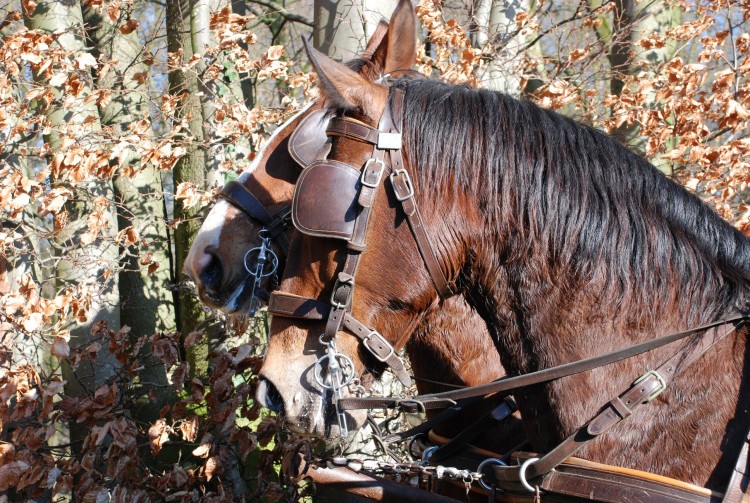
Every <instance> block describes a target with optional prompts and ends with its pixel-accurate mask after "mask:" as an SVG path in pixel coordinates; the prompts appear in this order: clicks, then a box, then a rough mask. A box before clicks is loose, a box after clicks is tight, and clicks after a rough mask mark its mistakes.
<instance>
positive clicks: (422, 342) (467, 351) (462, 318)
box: [185, 15, 504, 434]
mask: <svg viewBox="0 0 750 503" xmlns="http://www.w3.org/2000/svg"><path fill="white" fill-rule="evenodd" d="M393 19H394V21H392V24H393V23H395V22H398V21H399V20H402V21H403V16H398V15H396V16H394V18H393ZM411 26H412V27H413V21H412V22H411ZM392 33H395V34H396V35H397V36H399V37H402V38H400V39H399V38H396V37H394V36H389V35H390V34H392ZM415 38H416V36H415V33H414V30H413V28H412V30H411V31H409V30H405V29H403V28H399V29H396V28H395V27H394V26H391V27H390V29H389V27H388V25H387V24H385V23H381V25H380V26H379V28H378V30H377V31H376V32H375V34H374V35H373V37H372V38H371V40H370V41H369V43H368V45H367V48H366V50H365V52H364V54H363V57H362V58H361V59H360V60H356V61H353V62H351V63H350V64H349V66H350V67H351V68H355V69H356V70H357V71H358V72H360V73H361V74H362V75H363V76H364V78H366V79H368V80H375V79H376V78H378V77H379V76H381V75H383V74H385V73H389V72H393V71H394V70H397V69H401V68H408V67H410V66H411V64H412V63H413V61H414V60H415V58H416V55H415V54H414V45H413V43H411V45H410V44H409V42H410V41H414V40H415ZM394 47H398V48H399V50H398V51H396V50H395V49H394ZM321 107H322V101H319V102H316V103H315V104H313V105H312V106H310V107H308V108H306V109H305V110H303V111H302V112H300V113H299V114H297V115H296V116H295V117H293V118H292V119H290V120H289V121H287V122H286V123H285V124H284V125H282V126H280V127H279V128H278V129H277V130H276V131H275V132H274V134H273V136H272V137H271V138H270V139H269V140H268V142H267V143H266V145H265V147H264V148H263V150H261V151H260V152H259V153H258V155H257V157H256V158H255V159H254V161H253V163H252V165H251V166H250V167H249V168H248V169H247V170H246V171H245V172H244V173H242V174H241V175H240V177H239V178H238V180H237V181H238V182H239V183H241V184H242V185H243V186H244V187H245V188H246V189H247V190H248V191H249V192H250V193H252V194H254V195H255V197H257V199H258V201H259V203H260V204H261V205H263V206H264V207H265V208H266V209H267V212H268V213H269V214H271V215H278V214H282V213H284V211H285V210H286V209H287V208H288V207H289V206H290V205H291V201H292V194H293V191H294V184H295V183H296V181H297V177H298V176H299V174H300V171H301V169H302V167H301V166H300V165H299V162H298V161H296V160H295V159H294V158H293V157H292V156H291V155H290V152H289V139H290V136H291V134H292V133H293V132H294V130H295V129H296V128H297V126H298V125H299V124H300V123H301V122H303V121H304V120H305V119H306V118H307V117H310V116H311V115H312V114H314V113H315V112H316V110H319V109H320V108H321ZM323 139H324V140H325V136H324V137H323ZM322 147H323V145H322V144H321V145H320V146H318V147H317V150H319V149H320V148H322ZM312 150H313V151H314V150H316V148H312ZM262 227H263V224H262V223H261V222H259V221H258V220H256V219H254V218H251V217H250V216H249V215H248V214H247V213H246V212H244V211H242V210H241V209H240V208H239V207H238V206H235V205H234V204H233V203H231V202H230V200H229V199H226V198H221V199H219V200H218V201H217V202H216V204H215V205H214V207H213V208H212V209H211V211H210V213H209V214H208V216H207V218H206V220H205V222H204V223H203V226H202V227H201V229H200V231H199V233H198V235H197V236H196V238H195V240H194V242H193V245H192V247H191V249H190V253H189V255H188V258H187V260H186V263H185V273H186V274H187V275H188V276H189V277H191V278H192V279H193V281H194V282H195V284H196V285H197V287H198V293H199V296H200V298H201V300H202V301H203V302H205V303H206V304H208V305H210V306H212V307H215V308H219V309H221V310H223V311H225V312H226V313H228V314H230V315H235V314H240V315H241V314H243V313H246V312H247V310H248V307H249V304H250V302H251V301H252V299H251V292H250V287H249V286H248V282H247V277H248V272H247V271H246V269H245V254H246V253H247V252H248V250H251V249H255V248H256V247H259V246H260V245H261V244H262V243H261V240H260V237H259V236H260V231H261V229H262ZM287 233H288V235H291V229H289V230H288V231H287ZM271 246H272V249H273V251H274V252H275V253H276V255H277V256H278V257H279V258H280V259H282V260H281V264H280V268H281V269H282V270H283V259H284V258H285V254H286V250H285V249H283V247H282V246H280V244H279V242H278V241H277V240H272V242H271ZM266 286H267V284H266V283H265V282H264V284H263V287H266ZM402 330H405V331H407V330H408V332H409V333H410V332H411V331H412V330H413V335H411V337H409V338H408V344H406V337H405V338H404V342H395V343H394V345H395V346H396V348H397V349H400V348H401V347H403V346H404V344H406V349H407V354H408V355H409V357H410V361H411V364H412V369H413V371H414V374H415V376H416V380H417V388H418V390H419V391H420V392H423V393H425V392H434V391H440V390H443V389H445V388H444V387H442V386H440V385H438V384H436V383H445V384H450V385H468V386H472V385H476V384H481V383H486V382H489V381H492V380H494V379H497V378H499V377H502V376H503V375H504V371H503V368H502V365H501V363H500V358H499V356H498V354H497V351H495V349H494V346H493V342H492V339H491V338H490V336H489V333H488V331H487V327H486V325H485V323H484V321H483V320H482V319H481V318H480V317H479V315H478V314H477V313H476V311H475V310H473V309H471V308H470V307H469V306H468V304H467V302H466V300H465V299H464V298H463V297H460V296H458V297H455V298H453V299H450V300H449V301H447V302H445V303H444V304H443V305H442V306H440V309H433V310H430V311H429V312H427V313H425V314H424V316H423V317H422V318H421V319H420V320H419V322H418V323H416V325H415V327H414V328H410V327H404V328H402ZM409 333H406V335H407V336H408V335H409ZM431 362H434V363H431ZM376 363H377V362H376ZM264 397H265V398H264V400H265V403H266V404H267V405H268V406H270V407H271V408H274V407H276V406H275V405H274V398H273V397H272V396H271V397H269V396H268V394H266V393H265V392H264ZM441 431H442V433H443V434H449V433H450V431H449V430H445V429H443V430H441Z"/></svg>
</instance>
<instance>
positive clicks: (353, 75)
mask: <svg viewBox="0 0 750 503" xmlns="http://www.w3.org/2000/svg"><path fill="white" fill-rule="evenodd" d="M302 41H303V43H304V45H305V50H306V51H307V55H308V57H309V58H310V63H312V65H313V67H314V68H315V73H316V74H317V75H318V83H319V85H320V89H321V92H322V94H323V96H324V97H325V98H327V99H328V100H329V101H330V102H332V104H333V106H335V107H336V108H340V109H344V110H349V111H355V110H360V111H362V112H363V113H364V114H365V115H367V116H368V117H370V118H371V119H378V118H379V117H380V115H381V114H382V113H383V109H384V108H385V104H386V102H387V101H388V89H387V88H385V87H383V86H381V85H380V84H375V83H374V82H370V81H369V80H367V79H366V78H364V77H363V76H362V75H360V74H359V73H357V72H355V71H353V70H351V69H349V67H347V66H346V65H344V64H342V63H339V62H337V61H334V60H333V59H331V58H329V57H328V56H326V55H325V54H323V53H322V52H320V51H318V50H316V49H315V48H314V47H312V45H310V43H309V42H307V40H305V39H304V38H303V39H302Z"/></svg>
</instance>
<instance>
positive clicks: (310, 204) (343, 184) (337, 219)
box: [292, 160, 360, 241]
mask: <svg viewBox="0 0 750 503" xmlns="http://www.w3.org/2000/svg"><path fill="white" fill-rule="evenodd" d="M359 188H360V173H359V171H358V170H356V169H354V168H353V167H351V166H349V165H347V164H344V163H342V162H338V161H332V160H322V161H315V162H313V163H312V164H311V165H309V166H308V167H307V168H305V170H304V171H303V172H302V173H301V174H300V177H299V180H297V185H296V188H295V190H294V198H293V199H292V222H293V223H294V226H295V227H296V228H297V230H299V231H300V232H302V233H304V234H308V235H310V236H318V237H326V238H336V239H344V240H347V241H350V240H351V239H352V236H353V233H354V221H355V219H356V217H357V212H358V211H359V207H358V205H357V195H358V194H359Z"/></svg>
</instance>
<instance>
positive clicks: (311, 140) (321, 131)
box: [219, 102, 327, 316]
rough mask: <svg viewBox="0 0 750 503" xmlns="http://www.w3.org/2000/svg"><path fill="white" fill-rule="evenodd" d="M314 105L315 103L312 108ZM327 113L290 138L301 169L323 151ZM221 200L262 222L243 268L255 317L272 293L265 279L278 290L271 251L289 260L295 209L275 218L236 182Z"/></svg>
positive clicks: (284, 210)
mask: <svg viewBox="0 0 750 503" xmlns="http://www.w3.org/2000/svg"><path fill="white" fill-rule="evenodd" d="M312 106H314V102H313V103H311V104H310V105H309V107H312ZM326 124H327V114H326V112H325V111H323V110H315V111H313V112H311V113H309V114H308V115H307V116H306V117H304V118H303V119H302V120H301V121H300V123H299V124H298V125H297V127H296V128H295V130H294V132H293V133H292V134H291V135H290V137H289V154H290V155H291V157H292V159H293V160H294V161H295V162H296V163H297V166H298V167H299V169H300V170H302V169H304V168H305V166H307V165H308V164H309V163H311V162H312V161H313V160H314V159H316V158H317V156H318V155H319V152H320V151H321V149H323V147H324V145H325V143H326V140H327V137H326V134H325V128H326ZM219 198H221V199H224V200H225V201H227V202H228V203H230V204H231V205H232V206H234V207H236V208H237V209H239V210H240V211H242V212H243V213H244V214H245V215H247V216H248V217H249V218H250V220H251V221H252V222H256V223H259V224H260V225H261V230H260V231H258V239H259V241H260V245H259V246H256V247H254V248H252V249H250V250H248V251H247V253H245V255H244V257H243V265H244V267H245V270H246V271H247V272H248V276H247V277H246V279H245V281H244V283H243V285H242V288H243V292H244V291H245V290H247V289H248V288H252V290H251V293H250V302H249V306H250V307H249V313H248V314H249V315H250V316H252V315H253V314H254V312H255V310H256V309H257V307H259V303H258V302H257V300H263V301H265V302H267V301H268V299H269V292H267V291H266V290H265V289H263V288H262V287H261V281H262V280H263V278H267V277H269V276H273V279H274V281H272V285H273V287H272V289H275V288H276V285H277V284H278V281H276V273H277V271H278V268H279V257H278V256H277V255H276V253H275V252H274V250H273V249H272V248H271V246H270V245H271V243H272V242H273V243H275V244H276V247H277V250H278V251H279V252H280V254H281V255H282V257H281V258H282V259H283V258H286V255H287V253H288V252H289V239H288V238H287V235H286V231H287V230H288V229H289V228H290V227H291V223H292V216H291V215H292V207H291V205H288V206H285V207H284V208H282V209H281V210H280V211H278V212H277V213H276V214H275V215H271V213H270V212H269V210H268V208H266V206H265V205H264V204H263V203H262V202H261V201H260V199H258V197H256V196H255V194H253V192H252V191H251V190H250V189H248V188H247V187H245V185H243V184H242V183H240V182H239V181H237V180H233V181H230V182H228V183H227V184H226V185H225V186H224V188H223V189H222V190H221V192H220V193H219Z"/></svg>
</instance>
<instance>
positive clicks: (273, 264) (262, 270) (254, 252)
mask: <svg viewBox="0 0 750 503" xmlns="http://www.w3.org/2000/svg"><path fill="white" fill-rule="evenodd" d="M265 234H266V229H262V230H261V231H260V232H259V233H258V236H259V237H260V240H261V241H260V246H256V247H255V248H251V249H249V250H248V251H247V253H245V256H244V257H243V258H242V264H243V265H244V266H245V270H246V271H247V272H248V273H249V274H250V276H251V277H252V278H253V289H252V290H251V291H250V306H249V308H248V315H249V316H253V315H254V314H255V311H257V310H258V308H260V299H258V297H257V296H256V295H255V292H257V291H258V290H260V282H261V281H262V279H263V278H267V277H268V276H271V275H272V274H274V273H275V272H276V270H277V269H278V268H279V257H277V256H276V253H274V251H273V250H272V249H271V238H269V237H268V236H266V235H265Z"/></svg>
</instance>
